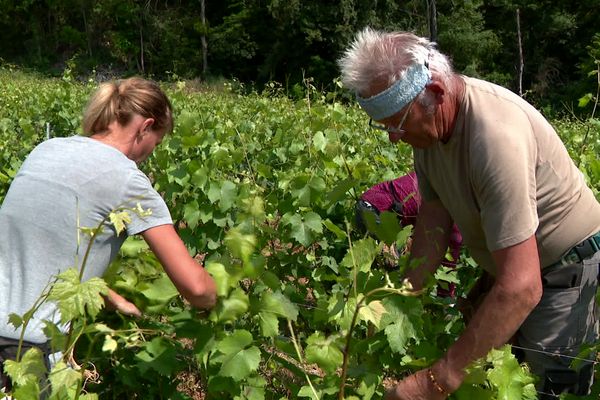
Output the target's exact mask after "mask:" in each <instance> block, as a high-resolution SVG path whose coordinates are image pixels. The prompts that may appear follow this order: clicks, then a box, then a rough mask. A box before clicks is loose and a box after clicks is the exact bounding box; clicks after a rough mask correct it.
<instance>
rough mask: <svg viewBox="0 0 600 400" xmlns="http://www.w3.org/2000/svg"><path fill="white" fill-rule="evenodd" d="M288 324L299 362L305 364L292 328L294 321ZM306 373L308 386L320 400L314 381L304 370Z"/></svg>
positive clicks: (289, 321) (288, 321)
mask: <svg viewBox="0 0 600 400" xmlns="http://www.w3.org/2000/svg"><path fill="white" fill-rule="evenodd" d="M287 323H288V329H289V330H290V334H291V335H292V343H293V344H294V349H296V354H297V355H298V360H299V361H300V363H301V364H304V359H303V358H302V352H301V351H300V346H299V345H298V340H297V339H296V334H295V333H294V327H293V326H292V320H290V319H288V320H287ZM302 370H303V372H304V376H305V377H306V381H307V382H308V386H310V389H311V390H312V392H313V395H314V396H315V399H317V400H319V395H318V394H317V391H316V390H315V387H314V386H313V384H312V381H311V380H310V377H309V376H308V373H307V372H306V371H304V369H302Z"/></svg>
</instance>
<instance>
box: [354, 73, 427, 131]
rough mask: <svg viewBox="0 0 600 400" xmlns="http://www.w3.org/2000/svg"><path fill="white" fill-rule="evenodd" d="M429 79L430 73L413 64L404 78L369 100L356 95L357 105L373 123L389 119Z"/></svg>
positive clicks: (423, 87) (422, 87)
mask: <svg viewBox="0 0 600 400" xmlns="http://www.w3.org/2000/svg"><path fill="white" fill-rule="evenodd" d="M430 79H431V71H429V68H427V67H426V66H425V65H423V64H413V65H411V66H410V67H409V68H408V69H407V70H406V76H405V77H404V78H403V79H399V80H397V81H396V82H394V84H393V85H392V86H390V87H389V88H387V89H386V90H384V91H383V92H380V93H377V94H376V95H375V96H372V97H369V98H366V99H365V98H363V97H360V96H359V95H358V94H357V95H356V100H357V101H358V104H360V106H361V107H362V109H363V110H365V112H366V113H367V114H369V117H371V118H372V119H373V120H374V121H380V120H382V119H384V118H387V117H390V116H392V115H394V114H396V113H397V112H398V111H400V110H402V109H403V108H404V107H406V106H407V105H408V103H410V102H411V101H412V100H413V99H414V98H415V97H417V95H418V94H419V93H421V91H422V90H423V89H425V85H427V83H428V82H429V80H430Z"/></svg>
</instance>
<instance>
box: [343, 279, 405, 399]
mask: <svg viewBox="0 0 600 400" xmlns="http://www.w3.org/2000/svg"><path fill="white" fill-rule="evenodd" d="M378 292H387V293H398V289H391V288H385V287H384V288H377V289H373V290H371V291H370V292H368V293H367V294H366V295H365V296H364V297H363V298H362V299H360V300H359V301H358V303H357V304H356V308H355V309H354V314H353V315H352V322H351V323H350V328H349V329H348V334H347V335H346V345H345V346H344V361H343V362H342V375H341V377H340V390H339V392H338V400H344V388H345V386H346V376H347V374H348V360H349V359H350V341H351V340H352V332H353V331H354V326H355V325H356V319H357V318H358V313H359V311H360V309H361V307H362V306H363V303H364V302H365V300H367V298H369V297H370V296H372V295H374V294H376V293H378Z"/></svg>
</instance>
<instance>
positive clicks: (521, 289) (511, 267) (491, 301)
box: [386, 236, 542, 400]
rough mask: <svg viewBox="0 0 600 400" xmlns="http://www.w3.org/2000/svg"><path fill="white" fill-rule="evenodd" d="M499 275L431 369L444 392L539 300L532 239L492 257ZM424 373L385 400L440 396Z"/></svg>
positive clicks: (500, 342) (510, 333)
mask: <svg viewBox="0 0 600 400" xmlns="http://www.w3.org/2000/svg"><path fill="white" fill-rule="evenodd" d="M492 256H493V258H494V261H495V263H496V266H497V275H496V280H495V283H494V285H493V286H492V289H491V290H490V292H489V293H488V294H487V296H486V297H485V299H484V301H483V302H482V303H481V306H480V307H479V308H478V309H477V311H476V312H475V314H474V315H473V318H472V319H471V322H470V323H469V324H468V325H467V327H466V329H465V331H464V332H463V334H462V335H460V337H459V338H458V340H457V341H456V343H454V344H453V345H452V346H451V347H450V349H449V350H448V352H447V353H446V355H445V356H444V357H443V358H442V359H440V360H439V361H437V362H436V363H435V364H434V365H433V366H432V367H431V371H432V372H433V376H434V377H435V380H436V382H437V383H438V384H439V385H440V386H441V387H442V388H444V390H445V391H446V392H448V393H451V392H453V391H455V390H456V389H458V387H459V386H460V385H461V383H462V381H463V379H464V377H465V372H464V371H465V368H466V367H467V366H469V365H470V364H471V363H472V362H473V361H475V360H477V359H479V358H481V357H484V356H485V355H486V354H487V353H488V352H489V351H490V350H491V349H492V348H497V347H500V346H502V345H503V344H505V343H506V342H508V340H509V339H510V338H511V337H512V336H513V335H514V333H515V332H516V331H517V330H518V329H519V327H520V326H521V324H522V323H523V321H524V320H525V318H527V316H528V315H529V313H531V311H532V310H533V309H534V308H535V306H536V305H537V303H538V302H539V301H540V298H541V296H542V281H541V274H540V264H539V256H538V251H537V242H536V239H535V236H531V237H530V238H529V239H527V240H525V241H523V242H521V243H519V244H516V245H514V246H511V247H507V248H505V249H501V250H498V251H495V252H493V253H492ZM431 381H432V380H431V378H430V376H429V372H428V371H427V370H422V371H419V372H417V373H416V374H413V375H410V376H409V377H407V378H405V379H403V380H402V381H400V383H399V384H398V385H397V386H396V387H395V388H394V389H393V391H392V392H391V393H389V394H388V395H387V397H386V399H388V400H408V399H411V400H425V399H427V400H435V399H443V398H445V397H446V396H444V395H442V394H440V393H439V392H438V391H437V390H436V388H435V387H434V385H433V384H432V382H431Z"/></svg>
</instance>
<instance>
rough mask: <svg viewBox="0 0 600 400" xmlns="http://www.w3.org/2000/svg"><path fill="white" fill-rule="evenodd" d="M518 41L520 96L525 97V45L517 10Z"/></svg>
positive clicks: (518, 10) (519, 13) (519, 12)
mask: <svg viewBox="0 0 600 400" xmlns="http://www.w3.org/2000/svg"><path fill="white" fill-rule="evenodd" d="M517 39H518V45H519V96H521V97H523V68H524V62H523V43H522V40H521V10H520V9H518V8H517Z"/></svg>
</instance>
